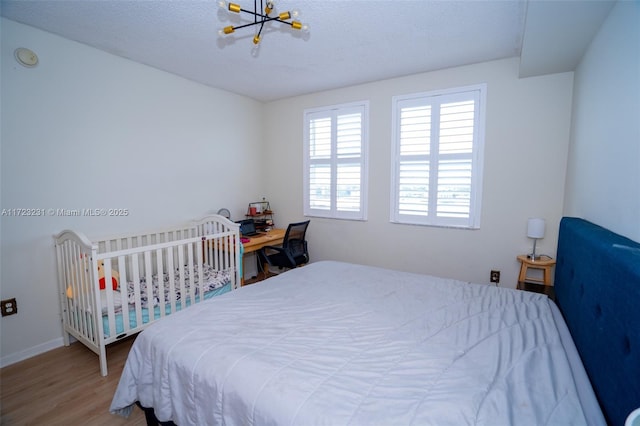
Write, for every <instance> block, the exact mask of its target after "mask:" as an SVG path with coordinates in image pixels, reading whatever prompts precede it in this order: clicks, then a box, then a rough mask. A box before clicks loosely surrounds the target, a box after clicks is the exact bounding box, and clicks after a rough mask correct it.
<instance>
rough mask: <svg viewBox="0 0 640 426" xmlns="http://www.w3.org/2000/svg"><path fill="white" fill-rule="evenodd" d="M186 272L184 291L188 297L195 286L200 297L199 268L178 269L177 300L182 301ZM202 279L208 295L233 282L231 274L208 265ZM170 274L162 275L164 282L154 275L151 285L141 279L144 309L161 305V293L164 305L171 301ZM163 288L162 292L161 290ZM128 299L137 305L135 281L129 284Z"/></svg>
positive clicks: (205, 266) (176, 274)
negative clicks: (181, 275) (182, 275)
mask: <svg viewBox="0 0 640 426" xmlns="http://www.w3.org/2000/svg"><path fill="white" fill-rule="evenodd" d="M181 270H182V271H183V272H184V291H185V292H186V295H189V294H191V285H192V282H193V285H194V286H195V291H194V293H195V295H196V296H199V295H200V276H199V270H198V268H197V267H196V268H194V269H193V270H191V268H182V269H181V268H178V269H176V271H175V272H174V274H173V279H174V281H173V286H174V294H175V300H176V301H179V300H181V299H182V294H181V286H180V271H181ZM202 275H203V276H202V279H203V280H204V292H205V293H207V292H209V291H212V290H216V289H218V288H220V287H223V286H224V285H225V284H226V283H228V282H229V281H230V280H231V272H230V271H229V270H228V269H227V270H222V271H221V270H217V269H214V268H212V267H211V266H208V265H202ZM169 278H170V274H169V273H168V272H165V273H163V274H162V282H160V280H159V279H158V274H153V275H152V282H151V285H149V283H147V277H141V278H140V300H141V302H142V307H143V308H151V307H155V306H158V305H159V304H160V291H162V292H163V293H164V303H167V302H169V301H170V300H171V288H170V285H169ZM161 288H162V290H161ZM127 298H128V303H129V304H132V305H133V304H135V300H136V299H135V286H134V282H133V281H128V282H127Z"/></svg>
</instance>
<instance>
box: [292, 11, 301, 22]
mask: <svg viewBox="0 0 640 426" xmlns="http://www.w3.org/2000/svg"><path fill="white" fill-rule="evenodd" d="M299 17H300V11H299V10H298V9H292V10H291V19H296V20H297V19H298V18H299Z"/></svg>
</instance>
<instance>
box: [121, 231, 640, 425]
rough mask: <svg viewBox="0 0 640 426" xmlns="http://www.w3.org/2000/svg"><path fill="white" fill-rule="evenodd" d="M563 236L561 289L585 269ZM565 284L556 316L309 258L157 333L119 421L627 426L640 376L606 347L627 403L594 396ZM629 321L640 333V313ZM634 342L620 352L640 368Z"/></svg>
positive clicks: (132, 367)
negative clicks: (138, 411)
mask: <svg viewBox="0 0 640 426" xmlns="http://www.w3.org/2000/svg"><path fill="white" fill-rule="evenodd" d="M569 222H570V221H569ZM563 223H566V222H565V221H564V219H563ZM561 229H562V230H561V235H560V241H561V244H560V249H561V250H560V251H559V253H558V262H559V265H558V271H559V272H558V278H559V279H560V280H562V279H564V278H563V276H562V273H563V272H561V271H563V270H564V269H566V268H577V267H579V266H580V265H579V264H578V265H573V266H571V263H572V262H575V261H576V259H575V258H572V257H571V256H567V255H566V254H565V253H564V252H563V250H567V251H571V250H573V246H572V244H569V245H566V244H564V242H563V241H564V238H565V236H564V234H563V232H565V231H564V230H565V229H566V226H565V225H563V226H561ZM586 232H588V231H586ZM578 261H579V262H581V261H582V260H578ZM636 272H637V270H636ZM575 276H576V274H573V276H572V277H573V278H575ZM638 276H640V275H635V276H634V277H635V278H634V277H632V278H633V279H636V281H635V283H636V284H637V282H638V281H637V278H638ZM596 284H597V285H601V283H600V282H597V283H595V282H591V280H590V277H589V276H587V277H586V279H585V282H584V286H590V285H596ZM632 284H633V282H632ZM556 285H557V286H558V289H557V290H558V291H559V294H558V298H559V302H561V303H560V304H559V307H560V309H558V306H557V305H556V304H555V303H553V302H552V301H551V300H550V299H548V298H547V296H545V295H542V294H537V293H530V292H525V291H520V290H512V289H506V288H496V287H492V286H488V285H480V284H472V283H465V282H460V281H455V280H449V279H444V278H438V277H432V276H425V275H419V274H411V273H406V272H399V271H392V270H387V269H381V268H375V267H369V266H363V265H354V264H348V263H342V262H333V261H324V262H315V263H312V264H309V265H307V266H305V267H302V268H297V269H294V270H291V271H289V272H286V273H284V274H281V275H279V276H277V277H274V278H270V279H268V280H267V281H265V282H263V283H260V284H258V285H253V286H248V287H243V288H242V289H240V290H238V291H235V292H230V293H227V294H224V295H222V296H220V297H216V298H212V299H210V300H207V301H204V302H203V303H200V304H198V305H197V306H194V307H192V308H191V309H189V310H186V311H182V312H178V313H176V314H174V315H172V316H171V317H170V318H167V319H165V320H163V321H159V322H157V323H156V324H154V325H153V326H151V327H149V328H147V329H146V330H145V331H144V332H143V333H141V334H140V335H139V336H138V337H137V339H136V341H135V342H134V345H133V346H132V349H131V352H130V354H129V357H128V360H127V362H126V364H125V367H124V370H123V373H122V376H121V378H120V382H119V384H118V387H117V390H116V392H115V395H114V397H113V400H112V404H111V407H110V410H111V412H112V413H115V414H120V415H125V416H126V415H128V414H129V413H130V412H131V410H132V409H133V408H134V404H139V405H141V406H142V407H145V408H146V410H147V411H149V410H151V411H152V412H153V415H154V416H155V418H156V419H157V420H159V421H161V422H167V421H171V422H174V423H176V424H179V425H190V424H198V425H204V424H207V425H212V424H228V425H233V424H242V425H246V424H260V425H261V424H290V425H294V424H305V425H306V424H340V425H347V424H354V425H356V424H366V425H370V424H381V425H382V424H384V425H390V424H402V425H410V424H416V425H428V424H433V425H448V424H450V425H461V424H487V425H497V424H500V425H503V424H504V425H508V424H517V425H520V424H526V425H529V424H531V425H534V424H535V425H538V424H557V425H571V424H576V425H584V424H594V425H601V424H606V422H609V423H611V424H622V423H619V420H620V419H622V421H624V416H626V415H627V414H628V413H629V412H630V411H631V409H633V408H636V407H637V406H638V405H640V401H638V400H637V398H636V397H637V395H638V392H637V389H638V384H637V377H638V376H637V375H635V376H629V374H633V373H635V372H636V371H637V368H638V366H637V365H635V366H634V365H630V363H626V364H624V365H617V359H615V358H614V357H617V356H618V355H619V354H617V352H619V351H617V350H609V349H610V348H606V351H608V353H609V354H610V356H611V357H612V358H611V359H610V360H609V362H608V366H609V367H610V368H609V369H610V370H611V369H612V368H613V367H612V366H616V367H618V368H624V369H625V370H624V371H622V373H621V374H619V376H620V382H619V383H617V384H618V385H619V386H621V388H620V389H626V390H627V392H628V393H629V395H630V396H629V398H627V401H626V402H625V403H623V404H620V405H619V406H614V407H613V408H612V406H611V401H609V400H608V399H610V398H611V399H618V397H619V395H618V394H615V395H614V396H612V395H611V394H608V393H607V391H606V387H607V386H608V385H607V384H604V385H602V386H603V389H598V388H597V387H596V389H595V392H594V388H593V387H592V386H591V384H590V380H589V378H590V374H591V373H590V371H591V370H592V369H594V368H597V367H598V366H597V365H594V364H593V362H592V361H591V360H590V359H589V358H585V363H584V365H583V363H582V362H581V358H580V356H579V354H580V350H582V348H578V350H577V349H576V346H575V345H574V341H573V340H572V339H571V335H570V328H568V327H567V325H566V324H565V321H564V320H563V315H564V316H567V317H569V316H570V314H569V313H567V312H568V311H570V310H571V308H569V306H570V305H571V304H572V302H575V301H577V300H576V299H575V298H574V297H571V296H567V295H566V293H565V288H566V287H567V286H571V285H575V283H573V284H572V283H571V282H565V283H560V282H557V283H556ZM627 285H629V284H627ZM607 288H608V287H607ZM630 288H632V286H630ZM618 290H621V289H618ZM627 290H629V289H627ZM630 295H631V297H635V304H636V306H637V303H638V297H637V292H636V293H634V292H633V291H631V292H630ZM600 300H601V302H600V303H602V304H603V305H606V304H607V303H608V299H607V298H606V297H601V298H600ZM631 303H633V302H631ZM577 304H578V308H579V307H580V306H581V305H582V303H580V302H579V303H577ZM604 309H605V308H604V307H603V310H604ZM611 312H613V313H614V314H615V313H621V312H620V311H617V310H612V311H611ZM624 315H627V316H631V317H633V316H634V315H635V317H634V319H632V320H631V322H630V323H629V324H630V325H635V326H637V314H635V313H633V312H626V313H625V314H624ZM222 322H224V324H225V326H224V327H220V326H219V324H220V323H222ZM571 323H572V321H571V320H569V321H568V324H569V325H571ZM621 324H623V325H622V329H627V326H626V325H624V324H627V323H625V322H624V321H622V323H621ZM637 329H638V328H636V329H635V330H636V332H637ZM621 333H623V332H622V331H621ZM631 333H632V334H623V335H625V336H626V337H625V339H627V340H623V341H624V342H627V341H628V344H626V343H625V345H626V346H624V348H626V349H623V350H622V352H625V350H626V351H627V352H625V354H624V356H631V357H633V356H636V358H635V359H637V349H638V346H637V344H638V338H637V334H635V335H633V333H634V331H633V330H631ZM576 343H578V344H580V343H581V341H580V340H579V339H578V340H576ZM628 352H632V353H631V354H629V353H628ZM631 364H632V363H631ZM585 366H586V370H585ZM625 374H626V376H625ZM594 384H595V386H598V382H594ZM603 391H604V392H605V393H602V392H603ZM614 392H615V391H614ZM618 392H619V391H618ZM615 404H616V402H614V405H615ZM601 407H602V408H601ZM630 407H631V408H630Z"/></svg>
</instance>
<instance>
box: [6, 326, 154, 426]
mask: <svg viewBox="0 0 640 426" xmlns="http://www.w3.org/2000/svg"><path fill="white" fill-rule="evenodd" d="M134 339H135V337H132V338H128V339H124V340H122V341H120V342H117V343H114V344H112V345H110V346H107V359H108V368H109V375H108V376H107V377H102V376H101V375H100V364H99V362H98V356H97V355H96V354H94V353H93V352H92V351H90V350H89V349H87V348H86V347H85V346H83V345H82V344H80V343H74V344H72V345H71V346H69V347H61V348H57V349H54V350H52V351H49V352H47V353H44V354H41V355H38V356H36V357H33V358H30V359H27V360H24V361H22V362H19V363H16V364H13V365H10V366H7V367H5V368H2V369H0V388H1V391H0V404H1V409H0V412H1V413H2V414H1V419H2V420H1V424H2V426H10V425H11V426H13V425H47V426H49V425H65V426H66V425H110V426H111V425H116V426H117V425H131V426H133V425H146V422H145V418H144V413H143V412H142V410H140V409H139V408H137V407H136V408H135V409H134V410H133V413H132V414H131V416H130V417H129V418H128V419H126V418H124V417H121V416H117V415H113V414H111V413H109V406H110V404H111V399H112V398H113V394H114V392H115V390H116V386H117V385H118V380H119V379H120V373H121V372H122V368H123V367H124V363H125V361H126V358H127V354H128V353H129V348H130V347H131V345H132V344H133V341H134Z"/></svg>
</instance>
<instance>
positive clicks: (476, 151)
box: [390, 83, 487, 229]
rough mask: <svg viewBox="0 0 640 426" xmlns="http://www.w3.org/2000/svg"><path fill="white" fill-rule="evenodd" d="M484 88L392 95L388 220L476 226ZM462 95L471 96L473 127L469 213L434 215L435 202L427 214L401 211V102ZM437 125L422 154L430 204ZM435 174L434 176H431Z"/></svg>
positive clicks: (444, 100)
mask: <svg viewBox="0 0 640 426" xmlns="http://www.w3.org/2000/svg"><path fill="white" fill-rule="evenodd" d="M486 92H487V85H486V84H485V83H482V84H477V85H472V86H465V87H459V88H452V89H445V90H435V91H430V92H422V93H414V94H409V95H401V96H394V97H393V98H392V144H391V145H392V146H391V203H390V207H391V208H390V221H391V222H392V223H403V224H413V225H427V226H437V227H454V228H467V229H479V228H480V217H481V206H482V176H483V163H484V144H485V143H484V139H485V120H486V96H487V95H486ZM460 98H462V99H468V100H474V101H475V108H474V130H473V148H472V153H471V193H470V205H469V215H468V217H466V218H454V217H444V216H438V213H437V211H436V210H437V209H436V206H434V205H432V206H430V207H429V208H428V209H427V210H428V214H421V215H417V214H413V215H410V214H401V213H400V200H399V193H400V190H399V185H400V176H399V173H400V162H401V156H400V142H401V141H400V113H401V108H402V106H403V105H432V107H433V106H434V105H436V106H439V105H440V104H441V103H447V102H454V101H457V100H459V99H460ZM438 132H439V130H438V126H436V125H434V124H433V123H432V125H431V133H430V134H431V138H430V143H431V148H430V153H429V154H428V155H425V156H424V158H427V159H428V161H429V170H430V172H429V173H430V176H429V197H430V200H427V201H426V202H427V203H429V202H431V203H432V204H434V199H435V198H434V197H435V194H437V189H436V188H437V184H438V183H437V170H438V161H439V158H438V150H437V143H438V139H439V137H438ZM434 177H435V179H434Z"/></svg>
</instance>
